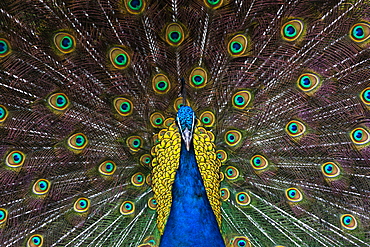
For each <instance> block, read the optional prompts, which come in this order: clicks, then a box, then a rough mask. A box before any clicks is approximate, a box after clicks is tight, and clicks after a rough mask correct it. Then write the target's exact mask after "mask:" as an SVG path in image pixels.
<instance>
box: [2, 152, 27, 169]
mask: <svg viewBox="0 0 370 247" xmlns="http://www.w3.org/2000/svg"><path fill="white" fill-rule="evenodd" d="M25 158H26V156H25V154H24V153H23V152H21V151H12V152H10V153H9V154H8V155H7V156H6V159H5V163H6V165H7V166H9V167H12V168H19V167H21V166H22V165H23V164H24V161H25Z"/></svg>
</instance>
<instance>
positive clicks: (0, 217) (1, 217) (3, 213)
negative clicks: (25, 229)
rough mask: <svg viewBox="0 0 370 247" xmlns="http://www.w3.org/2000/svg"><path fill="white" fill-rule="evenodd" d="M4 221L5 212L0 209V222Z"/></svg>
mask: <svg viewBox="0 0 370 247" xmlns="http://www.w3.org/2000/svg"><path fill="white" fill-rule="evenodd" d="M3 219H5V212H4V210H2V209H0V221H1V220H3Z"/></svg>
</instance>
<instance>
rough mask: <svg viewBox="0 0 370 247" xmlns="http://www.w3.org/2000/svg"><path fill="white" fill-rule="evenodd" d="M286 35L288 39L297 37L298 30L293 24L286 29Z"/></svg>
mask: <svg viewBox="0 0 370 247" xmlns="http://www.w3.org/2000/svg"><path fill="white" fill-rule="evenodd" d="M284 35H285V36H287V37H294V36H295V35H297V30H296V28H295V27H294V26H293V25H292V24H288V25H286V26H285V27H284Z"/></svg>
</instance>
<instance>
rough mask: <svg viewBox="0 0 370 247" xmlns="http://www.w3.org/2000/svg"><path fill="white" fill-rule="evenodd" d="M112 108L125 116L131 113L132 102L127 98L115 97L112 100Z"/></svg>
mask: <svg viewBox="0 0 370 247" xmlns="http://www.w3.org/2000/svg"><path fill="white" fill-rule="evenodd" d="M113 106H114V109H116V111H117V112H118V114H120V115H121V116H124V117H127V116H129V115H131V113H132V111H133V104H132V102H131V101H130V100H129V99H126V98H122V97H117V98H115V99H114V100H113Z"/></svg>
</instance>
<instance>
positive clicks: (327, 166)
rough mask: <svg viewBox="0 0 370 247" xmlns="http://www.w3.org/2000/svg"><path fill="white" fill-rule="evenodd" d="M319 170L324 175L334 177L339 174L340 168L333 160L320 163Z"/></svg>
mask: <svg viewBox="0 0 370 247" xmlns="http://www.w3.org/2000/svg"><path fill="white" fill-rule="evenodd" d="M321 171H322V173H323V174H324V176H325V177H328V178H334V177H337V176H338V175H339V174H340V169H339V167H338V166H337V165H336V164H335V163H334V162H326V163H324V164H322V166H321Z"/></svg>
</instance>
